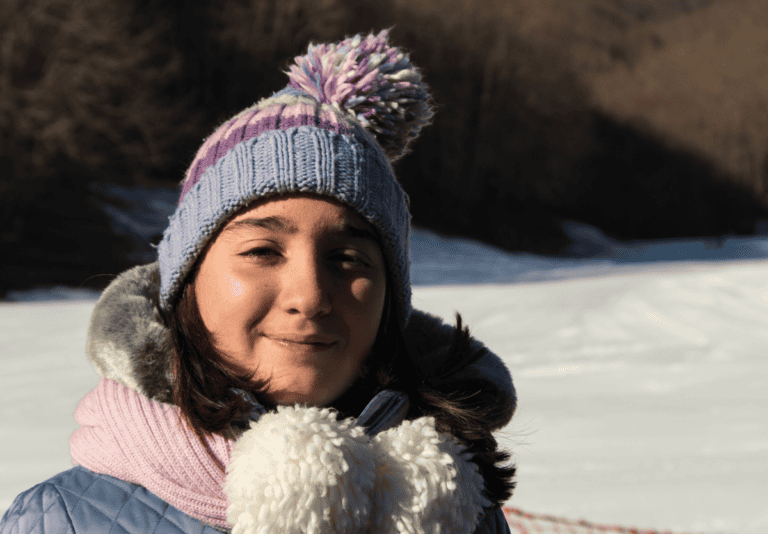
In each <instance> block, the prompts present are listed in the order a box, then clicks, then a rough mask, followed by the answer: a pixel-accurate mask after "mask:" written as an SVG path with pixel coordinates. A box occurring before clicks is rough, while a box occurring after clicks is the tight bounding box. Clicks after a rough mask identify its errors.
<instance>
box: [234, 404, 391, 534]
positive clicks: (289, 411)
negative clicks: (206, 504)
mask: <svg viewBox="0 0 768 534" xmlns="http://www.w3.org/2000/svg"><path fill="white" fill-rule="evenodd" d="M375 454H376V452H375V449H374V448H373V447H371V446H370V438H368V437H367V436H366V435H365V434H364V432H363V429H362V428H360V427H356V426H354V422H353V420H351V419H347V420H344V421H337V420H336V412H334V411H332V410H330V409H327V408H324V409H320V408H301V407H298V406H296V407H289V406H281V407H279V408H278V410H277V413H268V414H266V415H263V416H262V417H261V418H260V419H259V421H258V423H255V424H252V426H251V428H250V429H249V430H247V431H246V432H245V433H244V434H243V435H242V436H241V438H240V439H239V440H238V442H237V443H236V445H235V448H234V450H233V452H232V459H231V461H230V463H229V465H228V466H227V481H226V484H225V487H224V490H225V492H226V494H227V497H228V500H229V502H230V506H229V508H228V509H227V520H228V522H229V523H230V524H232V525H234V527H233V529H232V533H233V534H256V533H266V532H280V533H281V534H292V533H296V534H298V533H307V534H320V533H328V532H332V533H350V534H351V533H359V532H363V531H365V529H366V528H367V526H368V524H369V520H370V514H371V509H372V503H371V499H370V497H371V495H372V493H373V486H374V477H375V460H374V455H375Z"/></svg>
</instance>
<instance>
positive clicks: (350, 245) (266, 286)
mask: <svg viewBox="0 0 768 534" xmlns="http://www.w3.org/2000/svg"><path fill="white" fill-rule="evenodd" d="M194 290H195V297H196V299H197V305H198V308H199V310H200V316H201V318H202V320H203V324H204V325H205V327H206V328H207V329H208V331H209V332H210V333H211V337H212V339H213V343H214V345H215V346H216V348H217V349H218V351H219V352H220V353H222V354H223V355H224V356H225V358H226V359H228V360H230V361H232V362H233V363H235V364H237V365H239V366H241V367H244V368H246V369H249V370H251V371H255V372H256V375H255V378H257V379H268V380H269V386H268V391H267V397H268V399H269V400H270V401H272V402H274V403H275V404H293V403H306V404H308V405H312V406H327V405H328V404H330V403H332V402H333V401H334V400H336V399H337V398H338V397H340V396H341V395H342V394H343V393H344V392H345V391H346V390H347V389H349V387H350V386H351V385H352V384H353V383H354V382H355V380H356V379H357V378H358V376H359V375H360V367H361V365H362V363H363V361H364V360H365V357H366V356H367V355H368V353H369V352H370V350H371V349H372V347H373V344H374V341H375V339H376V334H377V332H378V328H379V323H380V322H381V317H382V313H383V309H384V298H385V294H386V268H385V263H384V257H383V255H382V252H381V248H380V247H379V244H378V241H377V239H376V234H375V232H374V230H373V228H372V227H371V226H370V225H369V224H368V223H367V222H366V221H365V220H363V219H362V218H361V217H359V216H358V215H356V214H355V213H354V212H352V211H351V210H349V209H348V208H346V207H344V206H342V205H340V204H338V203H336V202H334V201H331V200H325V199H322V198H321V197H317V196H305V195H292V196H285V197H279V198H277V199H275V200H267V201H264V202H261V203H258V204H256V205H255V206H253V207H251V208H249V209H247V210H246V211H244V212H242V213H240V214H239V215H237V216H236V217H234V218H232V220H230V221H229V222H228V223H227V225H226V226H225V227H224V228H223V230H222V231H221V232H220V233H219V234H218V236H217V238H216V239H215V241H214V242H213V243H212V244H211V245H210V246H209V247H208V250H207V252H206V253H205V256H204V257H203V259H202V262H201V263H200V266H199V269H198V272H197V275H196V277H195V280H194Z"/></svg>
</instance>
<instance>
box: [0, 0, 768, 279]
mask: <svg viewBox="0 0 768 534" xmlns="http://www.w3.org/2000/svg"><path fill="white" fill-rule="evenodd" d="M528 3H531V2H528ZM514 4H516V2H510V1H507V0H496V1H491V0H487V1H480V2H472V1H470V0H445V1H443V2H432V1H429V0H409V1H399V0H377V1H373V0H201V1H197V2H182V1H180V0H87V1H83V2H79V1H78V2H72V1H71V0H4V1H3V2H2V3H0V246H1V247H2V250H3V252H2V257H1V259H0V292H2V291H3V290H7V289H11V288H23V287H32V286H35V285H48V284H70V285H86V286H91V287H103V286H104V285H105V284H106V283H108V282H109V280H110V279H111V275H114V274H116V273H117V272H118V271H119V270H121V269H123V268H125V267H127V266H129V265H130V263H131V262H130V261H129V259H128V251H129V250H130V249H131V247H132V246H133V245H132V244H131V243H130V242H129V239H128V238H127V237H125V236H120V235H115V234H114V232H113V231H112V230H111V229H110V225H109V221H108V219H107V217H106V215H105V213H104V210H103V209H102V206H103V204H104V203H106V202H115V200H114V199H109V198H107V197H105V196H104V195H103V194H102V193H100V192H99V191H100V189H99V188H98V187H94V184H99V183H104V182H109V183H116V184H121V185H125V186H129V185H142V186H144V187H152V186H155V185H164V186H169V185H170V186H173V185H175V184H176V183H178V182H179V181H180V180H181V178H182V177H183V174H184V172H185V170H186V166H187V165H188V163H189V161H190V160H191V158H192V156H193V155H194V151H195V150H196V148H197V146H199V144H200V142H201V141H202V139H203V138H204V137H205V136H206V135H207V134H208V133H210V132H211V131H212V129H213V128H214V127H215V126H216V125H217V124H218V123H219V122H221V121H222V120H225V119H226V118H228V117H229V116H231V115H232V114H234V113H235V112H237V111H238V110H240V109H242V108H243V107H245V106H247V105H249V104H251V103H253V102H254V101H256V100H258V99H259V98H261V97H263V96H266V95H268V94H269V93H271V92H272V91H275V90H278V89H280V88H281V87H283V86H284V85H285V84H286V83H287V78H286V76H285V75H284V74H283V73H282V72H281V71H282V70H285V69H286V68H287V66H288V64H289V62H290V60H291V59H292V58H293V57H294V56H295V55H298V54H300V53H302V52H303V51H304V50H305V48H306V45H307V43H308V42H309V41H328V40H336V39H340V38H343V37H344V36H346V35H351V34H354V33H358V32H368V31H371V30H379V29H381V28H384V27H390V26H394V29H393V32H392V40H393V41H394V42H395V43H397V44H402V45H404V46H406V47H408V48H409V49H410V50H411V51H412V57H413V60H414V62H415V63H416V64H417V65H419V66H421V67H422V70H423V71H424V74H425V78H426V80H427V82H428V83H429V84H430V85H431V87H432V89H433V92H434V95H435V101H436V104H437V106H438V113H437V115H436V120H435V123H434V125H433V126H431V127H430V128H429V129H427V130H425V132H424V134H423V135H422V138H421V139H420V140H419V141H418V142H417V143H416V144H415V146H414V151H413V153H412V154H410V155H409V156H407V157H406V158H404V159H403V160H402V161H401V162H399V163H398V166H397V172H398V176H399V177H400V179H401V181H402V183H403V185H404V187H405V189H406V190H407V191H408V193H409V194H410V195H411V199H412V207H413V214H414V222H415V223H416V224H417V225H420V226H425V227H429V228H432V229H434V230H437V231H439V232H443V233H448V234H454V235H464V236H469V237H473V238H477V239H481V240H483V241H485V242H488V243H492V244H495V245H498V246H501V247H503V248H506V249H509V250H527V251H534V252H542V253H557V252H559V251H560V250H562V249H563V247H564V246H566V245H567V239H566V237H565V235H564V233H563V231H562V229H561V227H560V225H561V223H562V221H563V220H566V219H575V220H580V221H584V222H588V223H590V224H594V225H596V226H598V227H600V228H602V229H603V230H604V231H606V233H608V234H609V235H612V236H614V237H617V238H657V237H681V236H695V235H718V234H726V233H750V232H752V231H753V230H754V227H755V223H756V221H757V220H759V219H760V218H761V217H763V216H764V215H765V205H764V204H763V202H762V200H761V199H760V198H758V196H757V195H756V194H755V193H754V190H753V188H747V187H744V186H743V185H738V184H740V183H743V179H742V180H741V181H740V180H737V179H734V178H733V177H731V176H729V175H728V174H727V173H726V172H725V171H723V170H721V169H719V167H718V165H717V163H716V162H715V161H709V160H708V159H707V158H706V157H705V156H704V155H700V154H699V155H697V154H695V153H692V152H690V151H686V150H684V149H682V148H680V147H679V146H676V145H675V144H674V143H673V142H671V141H668V140H665V139H663V138H662V137H661V136H659V135H658V134H655V133H654V132H653V131H652V130H651V129H649V128H641V127H638V126H637V125H629V124H626V123H622V122H620V121H618V120H615V119H613V118H612V117H610V116H608V115H606V114H605V113H601V112H598V111H596V108H595V107H594V106H593V105H592V104H591V97H590V92H589V89H588V87H587V86H585V85H584V82H583V78H582V77H580V76H579V75H578V72H576V71H575V69H574V67H573V64H572V63H571V62H569V61H566V60H565V59H563V57H560V56H559V55H558V54H557V53H556V51H555V52H553V51H552V50H550V49H547V48H545V47H540V46H538V45H535V44H532V43H531V42H530V41H528V40H526V39H525V38H524V37H522V35H521V34H519V33H518V32H516V30H515V26H514V24H513V22H514V20H513V18H514V17H513V15H514V13H513V12H512V11H510V9H509V6H510V5H514ZM590 4H594V5H595V6H597V7H600V8H601V9H603V11H602V12H601V11H600V10H596V11H595V13H597V14H598V15H599V16H604V17H605V19H606V20H608V21H609V23H610V24H614V26H616V28H615V34H616V35H618V36H623V35H625V34H627V35H628V33H627V32H626V31H624V30H622V29H621V25H622V24H628V23H629V22H631V21H632V20H633V17H635V18H636V19H638V20H639V19H640V18H648V15H647V13H645V14H643V15H642V16H641V15H639V14H637V13H631V12H629V11H626V10H625V11H622V10H621V9H619V7H617V6H619V5H620V4H622V2H618V1H611V0H593V1H592V2H590ZM600 13H603V15H600ZM605 13H607V15H606V14H605ZM627 21H629V22H627ZM622 38H623V37H622ZM617 39H618V37H617ZM598 41H599V40H598ZM619 44H621V43H619ZM597 46H598V47H600V46H604V47H605V49H606V54H607V56H606V57H608V58H609V59H610V58H613V59H615V60H616V61H631V58H632V54H633V53H635V52H636V48H637V47H638V46H644V45H638V44H637V43H636V42H634V41H632V42H629V44H627V43H625V48H623V49H622V48H621V46H618V45H617V43H616V42H609V41H606V42H604V43H600V42H598V45H597ZM648 46H652V45H648ZM159 230H161V229H159ZM157 237H158V239H159V236H157ZM155 241H157V239H156V240H155ZM98 275H103V276H98Z"/></svg>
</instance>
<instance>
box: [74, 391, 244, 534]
mask: <svg viewBox="0 0 768 534" xmlns="http://www.w3.org/2000/svg"><path fill="white" fill-rule="evenodd" d="M75 420H77V422H78V423H79V424H80V425H81V428H79V429H78V430H76V431H75V432H74V433H73V434H72V436H71V437H70V440H69V448H70V453H71V454H72V460H73V463H74V464H75V465H82V466H83V467H86V468H88V469H90V470H91V471H94V472H96V473H102V474H106V475H111V476H113V477H115V478H119V479H121V480H126V481H128V482H133V483H135V484H140V485H141V486H144V487H145V488H147V489H148V490H149V491H151V492H152V493H154V494H156V495H158V496H159V497H160V498H162V499H164V500H165V501H166V502H168V503H169V504H171V505H173V506H175V507H176V508H179V509H180V510H182V511H183V512H186V513H187V514H189V515H191V516H192V517H195V518H197V519H199V520H201V521H203V522H205V523H208V524H210V525H214V526H218V527H224V528H228V527H229V525H228V523H227V521H226V512H227V506H228V504H229V503H228V502H227V498H226V496H225V495H224V490H223V485H224V479H225V474H224V473H222V472H220V471H219V470H218V469H217V468H216V465H215V464H214V463H213V461H212V460H211V459H210V457H209V456H208V454H207V453H206V451H205V449H204V448H203V446H202V444H201V443H200V441H199V440H198V439H197V436H195V434H194V432H193V431H192V430H190V428H189V427H188V426H187V425H186V423H183V422H181V420H180V418H179V409H178V408H177V407H176V406H172V405H168V404H162V403H160V402H156V401H151V400H149V399H147V398H146V397H145V396H144V395H141V394H140V393H137V392H135V391H133V390H132V389H130V388H128V387H126V386H124V385H122V384H120V383H118V382H115V381H114V380H110V379H108V378H102V379H101V380H100V381H99V385H98V386H97V387H96V388H95V389H94V390H92V391H91V392H89V393H88V394H87V395H86V396H85V397H84V398H83V400H82V401H80V404H79V405H78V406H77V410H75ZM208 443H209V444H210V446H211V449H212V450H213V452H214V454H215V456H216V457H217V458H218V459H219V461H220V462H222V464H223V465H224V466H225V467H226V466H227V465H229V460H230V457H231V453H232V446H233V444H234V442H233V441H232V440H228V439H225V438H222V437H219V436H216V437H214V438H211V439H209V440H208Z"/></svg>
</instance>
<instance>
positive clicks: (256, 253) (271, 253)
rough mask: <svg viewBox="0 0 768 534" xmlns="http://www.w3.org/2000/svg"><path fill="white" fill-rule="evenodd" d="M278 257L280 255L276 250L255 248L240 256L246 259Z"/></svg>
mask: <svg viewBox="0 0 768 534" xmlns="http://www.w3.org/2000/svg"><path fill="white" fill-rule="evenodd" d="M279 255H280V253H279V252H278V251H277V250H275V249H273V248H269V247H256V248H253V249H251V250H249V251H248V252H245V253H243V254H242V256H246V257H248V258H270V257H277V256H279Z"/></svg>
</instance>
